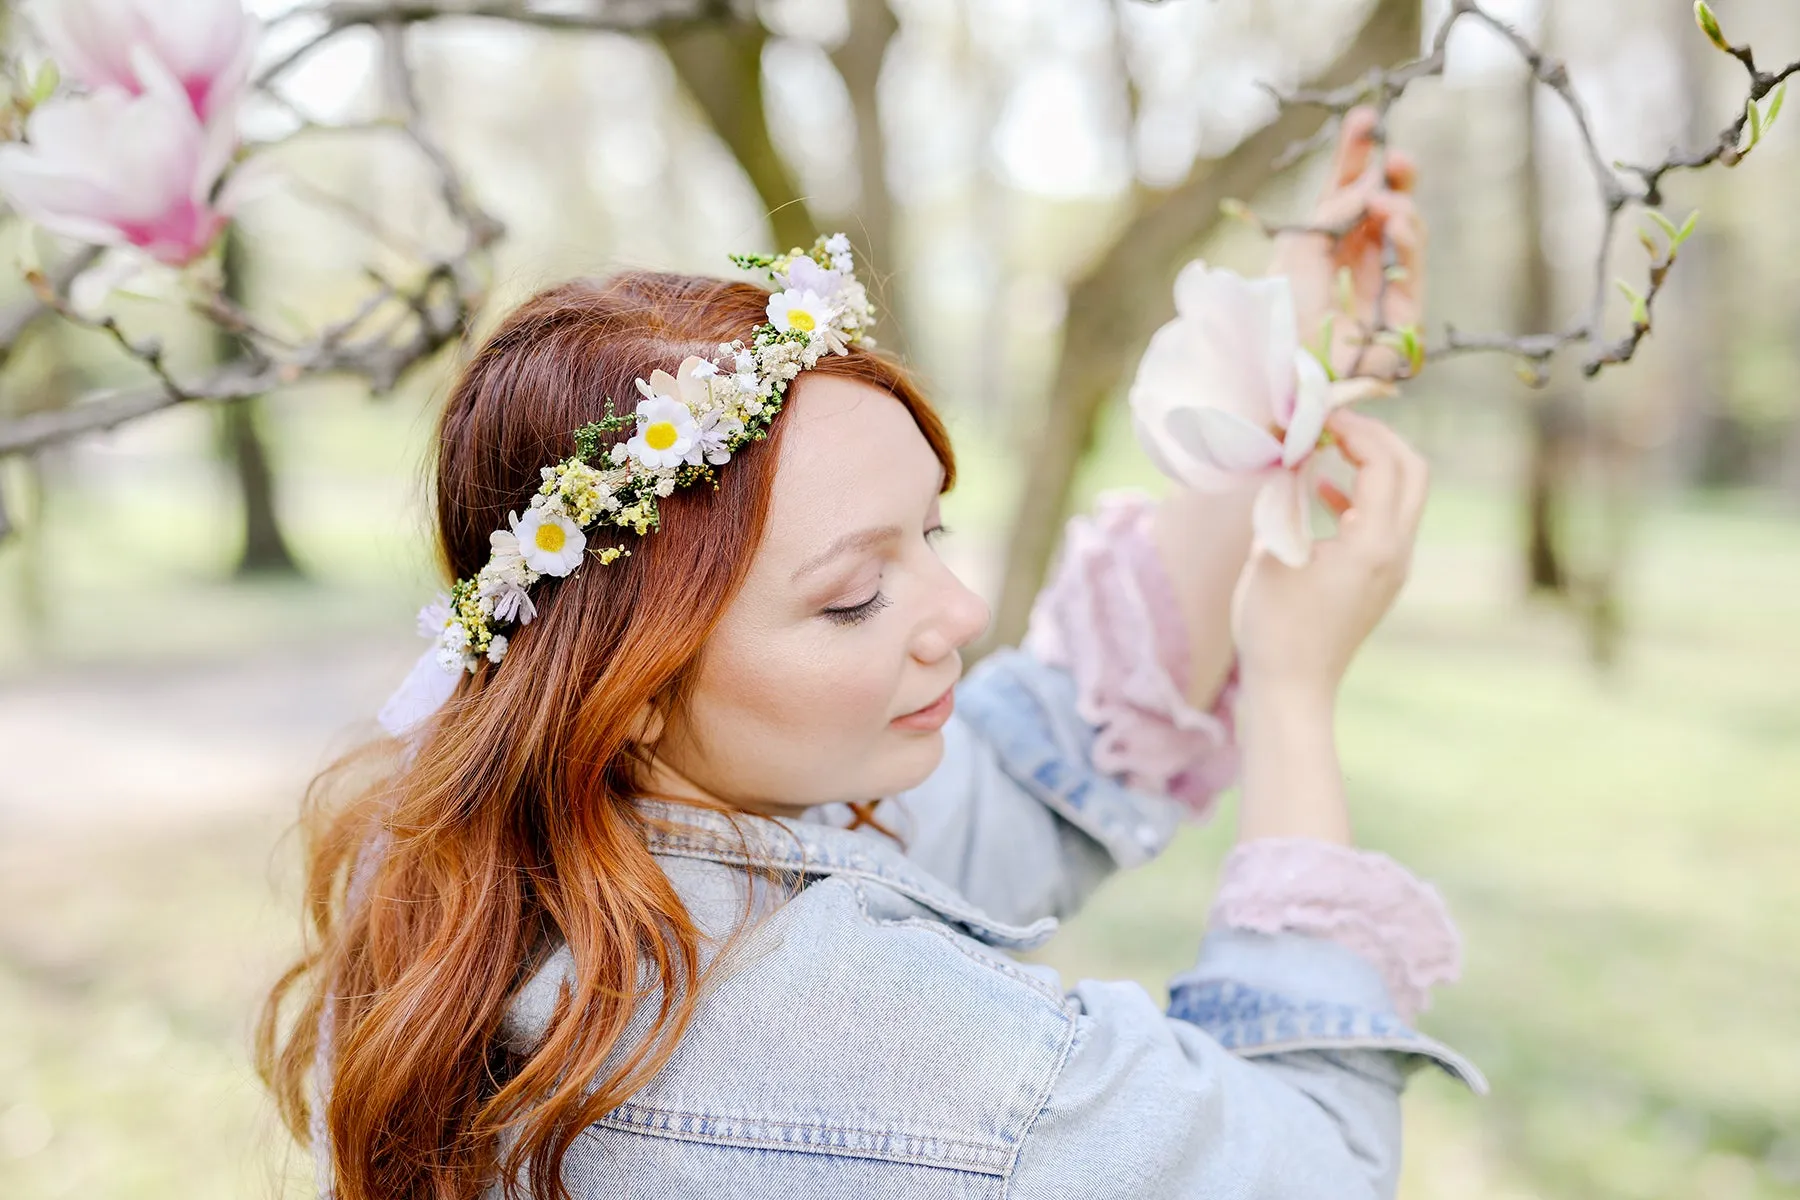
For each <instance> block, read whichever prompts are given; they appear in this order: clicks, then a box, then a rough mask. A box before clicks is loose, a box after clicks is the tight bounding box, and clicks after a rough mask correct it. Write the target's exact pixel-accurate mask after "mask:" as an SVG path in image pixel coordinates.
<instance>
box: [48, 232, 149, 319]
mask: <svg viewBox="0 0 1800 1200" xmlns="http://www.w3.org/2000/svg"><path fill="white" fill-rule="evenodd" d="M157 270H162V271H164V272H166V271H167V270H168V268H166V267H163V266H162V265H161V264H160V263H158V262H156V260H155V259H152V258H148V257H146V256H145V255H143V254H141V253H139V252H138V251H137V250H135V249H132V248H130V247H117V248H114V249H111V250H108V251H107V252H106V253H105V254H102V255H101V256H100V259H99V261H97V262H96V263H95V264H94V265H93V266H91V267H89V268H88V269H87V270H85V271H83V272H82V273H81V274H80V275H77V276H76V277H75V280H74V282H72V283H70V284H69V303H70V305H72V306H73V307H74V309H75V311H76V312H78V313H80V314H81V315H82V316H84V317H89V318H94V319H98V318H99V317H100V316H101V314H102V311H103V310H104V309H105V307H106V301H107V299H108V298H109V297H111V295H112V294H113V293H114V292H116V291H118V290H120V289H121V288H123V287H125V285H127V284H129V283H132V282H134V281H136V280H137V279H138V278H139V277H140V276H142V275H146V274H150V273H152V272H153V271H157Z"/></svg>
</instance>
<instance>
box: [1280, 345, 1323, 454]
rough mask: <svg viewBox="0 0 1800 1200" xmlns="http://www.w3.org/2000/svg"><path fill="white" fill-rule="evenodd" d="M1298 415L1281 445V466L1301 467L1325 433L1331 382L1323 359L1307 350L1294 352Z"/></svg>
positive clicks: (1295, 401) (1295, 393)
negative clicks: (1301, 463)
mask: <svg viewBox="0 0 1800 1200" xmlns="http://www.w3.org/2000/svg"><path fill="white" fill-rule="evenodd" d="M1293 370H1294V377H1295V381H1296V387H1295V389H1294V414H1293V417H1292V419H1291V420H1290V421H1289V422H1288V427H1287V437H1286V438H1285V439H1283V441H1282V445H1281V465H1282V466H1284V467H1294V466H1298V465H1299V464H1300V462H1301V461H1302V460H1303V459H1305V458H1306V456H1307V455H1309V454H1311V453H1312V452H1313V451H1314V450H1315V449H1317V448H1318V445H1319V435H1320V434H1322V433H1324V432H1325V417H1326V416H1327V415H1328V413H1329V411H1330V409H1329V399H1330V392H1331V380H1330V378H1329V377H1328V376H1327V375H1326V374H1325V368H1324V367H1322V366H1320V365H1319V360H1318V359H1316V358H1314V357H1313V356H1312V355H1311V354H1310V353H1309V352H1307V351H1305V350H1296V351H1294V367H1293Z"/></svg>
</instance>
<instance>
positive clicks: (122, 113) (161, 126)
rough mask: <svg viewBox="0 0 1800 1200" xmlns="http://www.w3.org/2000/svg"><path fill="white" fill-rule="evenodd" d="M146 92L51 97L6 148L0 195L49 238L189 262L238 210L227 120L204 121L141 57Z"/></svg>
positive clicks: (0, 158)
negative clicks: (223, 182) (229, 169)
mask: <svg viewBox="0 0 1800 1200" xmlns="http://www.w3.org/2000/svg"><path fill="white" fill-rule="evenodd" d="M137 58H138V60H139V65H140V67H141V69H142V72H143V76H142V77H143V78H144V81H145V84H146V86H145V89H144V91H143V92H142V94H140V95H132V94H131V93H129V92H125V91H121V90H119V89H117V88H111V87H107V88H101V89H98V90H96V91H93V92H90V93H87V94H86V95H80V96H69V97H64V98H61V99H55V100H51V101H48V102H46V103H44V104H42V105H39V106H38V107H37V109H35V110H34V111H33V112H32V114H31V117H30V119H29V120H28V121H27V122H26V126H25V137H26V140H25V142H23V143H15V144H12V145H7V146H0V193H4V195H5V196H6V199H7V200H8V201H9V202H10V203H11V204H12V205H13V207H14V208H16V209H17V210H18V211H19V212H20V213H21V214H23V215H24V216H26V217H28V218H30V219H31V220H34V221H36V222H37V223H38V224H40V225H42V226H43V227H44V228H46V229H48V230H50V231H51V232H53V233H59V234H63V235H65V236H67V237H72V238H77V239H79V240H81V241H84V242H91V243H93V244H95V245H101V246H134V247H137V248H138V249H139V250H141V251H142V252H143V253H145V254H147V255H149V256H150V257H151V258H154V259H155V260H157V261H158V262H161V263H166V264H168V265H170V266H183V265H185V264H187V263H189V262H192V261H193V260H194V259H196V258H198V257H199V256H200V255H202V254H204V253H205V252H206V251H207V249H208V248H209V247H211V245H212V244H213V242H214V240H215V239H217V237H218V236H219V233H220V231H221V230H222V229H223V228H224V227H225V223H226V220H227V218H228V217H229V216H230V214H231V210H232V201H233V196H232V191H233V189H232V188H231V187H230V186H229V185H227V186H226V187H225V188H224V189H222V190H221V192H220V194H219V196H218V197H217V198H215V197H214V196H213V189H214V186H215V185H216V184H217V183H218V181H219V177H220V176H221V175H222V174H223V173H224V171H225V168H226V166H227V165H228V164H229V163H230V161H231V155H232V152H233V150H234V148H235V143H236V133H235V131H234V130H233V129H232V128H231V125H230V123H229V122H216V123H214V124H213V125H211V126H207V125H203V124H202V123H201V121H200V118H199V117H198V116H197V115H196V114H195V112H194V109H193V107H192V106H191V105H190V104H189V102H188V97H187V95H186V93H185V92H184V91H183V90H182V88H181V85H180V84H179V83H178V82H177V81H176V80H175V79H174V78H173V77H172V76H170V75H169V73H168V72H167V71H165V70H163V69H162V68H161V66H160V64H158V63H156V62H155V61H154V60H152V59H149V58H148V56H147V55H145V54H144V53H142V52H141V51H140V53H139V54H138V55H137Z"/></svg>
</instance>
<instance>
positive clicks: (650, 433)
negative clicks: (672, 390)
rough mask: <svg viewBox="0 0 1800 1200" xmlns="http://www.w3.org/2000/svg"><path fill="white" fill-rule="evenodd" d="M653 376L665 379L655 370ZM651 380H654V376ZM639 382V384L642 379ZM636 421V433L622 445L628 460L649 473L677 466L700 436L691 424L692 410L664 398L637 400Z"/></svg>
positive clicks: (692, 420) (663, 373)
mask: <svg viewBox="0 0 1800 1200" xmlns="http://www.w3.org/2000/svg"><path fill="white" fill-rule="evenodd" d="M656 374H657V375H662V376H663V378H665V379H667V378H668V375H667V374H666V373H665V372H662V371H658V372H657V373H656ZM651 378H652V379H654V378H655V376H652V377H651ZM639 382H640V384H641V383H642V380H640V381H639ZM671 382H672V381H671ZM637 419H638V428H637V432H636V433H635V434H633V435H632V436H631V440H630V441H628V442H626V443H625V447H626V450H627V451H628V452H629V453H630V455H631V457H633V458H635V459H637V460H638V461H639V462H641V463H643V464H644V465H645V466H646V467H649V468H650V469H651V470H660V469H662V468H664V467H678V466H680V465H681V462H682V460H683V459H684V458H686V457H687V452H688V450H689V448H690V447H692V446H693V444H694V442H695V440H696V439H697V438H698V437H699V436H700V430H699V427H698V426H696V425H695V424H694V414H693V411H692V410H691V409H689V408H688V406H687V405H685V404H683V403H682V402H681V401H679V400H672V399H670V398H669V397H668V396H666V395H653V396H651V397H650V398H648V399H645V400H640V401H638V406H637Z"/></svg>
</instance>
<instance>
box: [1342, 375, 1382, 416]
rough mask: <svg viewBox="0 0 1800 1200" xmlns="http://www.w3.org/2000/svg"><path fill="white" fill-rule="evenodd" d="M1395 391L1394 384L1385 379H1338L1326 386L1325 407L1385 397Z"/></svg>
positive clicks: (1363, 377) (1360, 377)
mask: <svg viewBox="0 0 1800 1200" xmlns="http://www.w3.org/2000/svg"><path fill="white" fill-rule="evenodd" d="M1395 393H1396V389H1395V387H1394V385H1393V384H1392V383H1390V382H1388V381H1387V380H1385V379H1370V378H1368V377H1367V376H1358V377H1356V378H1354V379H1340V380H1338V381H1337V382H1335V383H1333V384H1331V385H1330V386H1329V387H1328V388H1326V390H1325V408H1326V410H1327V411H1329V410H1331V409H1334V408H1342V407H1343V406H1344V405H1346V404H1360V403H1361V402H1362V401H1364V400H1380V399H1385V398H1386V397H1388V396H1392V395H1394V394H1395Z"/></svg>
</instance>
